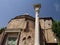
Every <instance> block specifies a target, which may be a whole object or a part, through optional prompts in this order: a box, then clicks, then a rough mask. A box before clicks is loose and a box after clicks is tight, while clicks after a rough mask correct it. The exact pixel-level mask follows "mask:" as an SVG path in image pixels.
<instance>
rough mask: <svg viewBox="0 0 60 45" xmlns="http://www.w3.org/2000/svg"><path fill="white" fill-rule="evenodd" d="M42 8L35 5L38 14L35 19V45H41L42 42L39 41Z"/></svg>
mask: <svg viewBox="0 0 60 45" xmlns="http://www.w3.org/2000/svg"><path fill="white" fill-rule="evenodd" d="M40 8H41V5H40V4H35V5H34V9H35V12H36V18H35V41H34V45H40V41H39V38H40V37H39V30H40V29H39V9H40Z"/></svg>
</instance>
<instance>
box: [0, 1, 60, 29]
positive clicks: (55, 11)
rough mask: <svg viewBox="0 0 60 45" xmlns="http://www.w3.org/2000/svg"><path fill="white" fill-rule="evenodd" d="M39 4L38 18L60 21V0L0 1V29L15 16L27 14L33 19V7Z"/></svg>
mask: <svg viewBox="0 0 60 45" xmlns="http://www.w3.org/2000/svg"><path fill="white" fill-rule="evenodd" d="M37 3H41V5H42V7H41V9H40V14H39V16H40V17H52V18H53V19H54V20H57V21H60V0H0V28H1V27H5V26H7V24H8V22H9V20H10V19H11V18H14V17H15V16H18V15H22V14H24V13H29V14H30V16H33V17H35V12H34V8H33V5H34V4H37Z"/></svg>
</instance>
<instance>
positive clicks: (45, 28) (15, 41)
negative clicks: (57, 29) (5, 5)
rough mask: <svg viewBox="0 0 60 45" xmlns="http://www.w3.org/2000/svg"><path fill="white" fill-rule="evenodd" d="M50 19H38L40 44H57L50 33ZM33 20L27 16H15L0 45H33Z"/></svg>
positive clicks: (9, 23)
mask: <svg viewBox="0 0 60 45" xmlns="http://www.w3.org/2000/svg"><path fill="white" fill-rule="evenodd" d="M52 21H53V19H52V18H51V17H45V18H40V20H39V24H40V42H41V43H42V44H44V43H57V42H56V41H55V39H56V37H55V36H54V33H53V32H52ZM34 31H35V18H33V17H32V16H29V15H21V16H16V17H15V18H13V19H11V20H10V21H9V22H8V25H7V28H6V30H5V31H4V32H3V34H2V35H3V36H2V38H1V42H0V44H1V45H34V34H35V32H34Z"/></svg>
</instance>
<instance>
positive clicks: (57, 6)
mask: <svg viewBox="0 0 60 45" xmlns="http://www.w3.org/2000/svg"><path fill="white" fill-rule="evenodd" d="M54 7H55V10H56V11H59V4H57V3H55V4H54Z"/></svg>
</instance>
